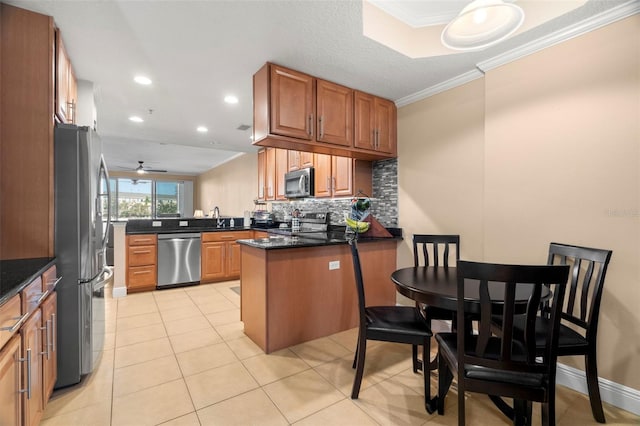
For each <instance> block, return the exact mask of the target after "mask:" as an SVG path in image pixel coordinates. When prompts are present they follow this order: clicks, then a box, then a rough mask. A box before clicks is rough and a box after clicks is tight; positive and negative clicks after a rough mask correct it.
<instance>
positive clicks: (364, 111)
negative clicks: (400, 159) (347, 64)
mask: <svg viewBox="0 0 640 426" xmlns="http://www.w3.org/2000/svg"><path fill="white" fill-rule="evenodd" d="M354 104H355V106H354V116H355V120H354V121H355V124H354V125H355V132H354V133H355V136H354V138H355V139H354V147H356V148H361V149H366V150H372V151H378V152H385V153H389V154H393V155H394V156H395V154H396V150H397V142H396V140H397V131H396V114H397V113H396V106H395V104H394V103H393V102H391V101H388V100H386V99H382V98H378V97H376V96H373V95H370V94H368V93H363V92H356V93H355V101H354Z"/></svg>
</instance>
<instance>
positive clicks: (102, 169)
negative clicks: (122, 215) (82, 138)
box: [98, 155, 111, 267]
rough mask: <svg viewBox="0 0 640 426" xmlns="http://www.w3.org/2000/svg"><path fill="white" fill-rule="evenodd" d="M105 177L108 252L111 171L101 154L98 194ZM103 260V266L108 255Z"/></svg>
mask: <svg viewBox="0 0 640 426" xmlns="http://www.w3.org/2000/svg"><path fill="white" fill-rule="evenodd" d="M102 177H104V180H105V182H106V187H107V226H106V228H105V233H104V235H103V236H102V250H103V252H105V253H106V250H107V239H108V238H109V227H110V226H111V185H110V182H109V171H108V170H107V163H106V162H105V161H104V156H103V155H100V171H99V174H98V194H101V195H102V193H101V188H100V182H101V179H100V178H102ZM101 210H102V206H100V210H98V211H101ZM102 260H103V265H102V266H103V267H104V266H106V262H107V260H106V256H102Z"/></svg>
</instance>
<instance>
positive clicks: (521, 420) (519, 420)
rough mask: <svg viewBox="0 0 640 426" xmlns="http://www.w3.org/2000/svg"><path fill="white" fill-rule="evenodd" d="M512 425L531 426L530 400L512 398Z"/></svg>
mask: <svg viewBox="0 0 640 426" xmlns="http://www.w3.org/2000/svg"><path fill="white" fill-rule="evenodd" d="M513 424H514V426H531V402H529V401H526V400H524V399H514V400H513Z"/></svg>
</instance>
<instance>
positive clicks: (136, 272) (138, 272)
mask: <svg viewBox="0 0 640 426" xmlns="http://www.w3.org/2000/svg"><path fill="white" fill-rule="evenodd" d="M150 273H151V271H134V272H133V275H141V274H150Z"/></svg>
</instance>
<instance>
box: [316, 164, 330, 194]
mask: <svg viewBox="0 0 640 426" xmlns="http://www.w3.org/2000/svg"><path fill="white" fill-rule="evenodd" d="M313 167H314V168H315V176H314V179H315V188H314V190H315V197H316V198H323V197H331V155H328V154H314V155H313Z"/></svg>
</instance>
